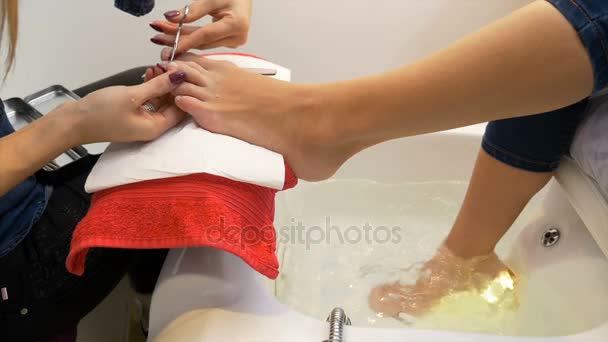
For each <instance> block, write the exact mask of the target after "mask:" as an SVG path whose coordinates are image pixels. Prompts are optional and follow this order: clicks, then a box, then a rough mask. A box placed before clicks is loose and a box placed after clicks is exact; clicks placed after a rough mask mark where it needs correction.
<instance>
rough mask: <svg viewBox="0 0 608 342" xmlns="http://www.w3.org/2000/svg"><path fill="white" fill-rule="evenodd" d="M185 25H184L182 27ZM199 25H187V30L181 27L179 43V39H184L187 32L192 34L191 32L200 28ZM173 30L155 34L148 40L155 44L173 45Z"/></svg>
mask: <svg viewBox="0 0 608 342" xmlns="http://www.w3.org/2000/svg"><path fill="white" fill-rule="evenodd" d="M185 28H186V27H185V26H184V29H185ZM200 28H201V27H199V26H189V27H188V29H187V30H184V29H182V33H181V38H180V44H181V41H182V40H183V39H184V37H187V36H188V35H189V34H192V33H193V32H195V31H196V30H198V29H200ZM175 34H176V33H175V32H173V33H170V32H166V33H163V34H157V35H155V36H154V37H152V38H150V41H151V42H152V43H154V44H156V45H167V46H173V44H174V43H175Z"/></svg>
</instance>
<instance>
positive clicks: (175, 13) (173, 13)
mask: <svg viewBox="0 0 608 342" xmlns="http://www.w3.org/2000/svg"><path fill="white" fill-rule="evenodd" d="M179 14H180V12H179V11H169V12H165V14H164V16H165V18H167V19H171V18H175V17H177V16H178V15H179Z"/></svg>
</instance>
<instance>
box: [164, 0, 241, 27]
mask: <svg viewBox="0 0 608 342" xmlns="http://www.w3.org/2000/svg"><path fill="white" fill-rule="evenodd" d="M230 1H231V0H230ZM228 3H229V0H199V1H194V2H191V3H190V9H189V11H188V16H187V17H186V20H185V21H184V22H186V23H190V22H193V21H195V20H198V19H200V18H202V17H204V16H206V15H209V14H211V13H212V12H217V11H219V10H221V9H223V8H225V7H226V6H227V5H228ZM164 15H165V18H166V19H167V20H168V21H170V22H173V23H179V22H180V21H181V20H182V18H183V17H184V9H183V8H180V9H179V10H173V11H168V12H165V13H164Z"/></svg>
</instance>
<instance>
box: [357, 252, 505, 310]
mask: <svg viewBox="0 0 608 342" xmlns="http://www.w3.org/2000/svg"><path fill="white" fill-rule="evenodd" d="M502 272H510V271H509V269H508V268H507V266H505V264H503V263H502V262H501V261H500V260H499V259H498V257H497V256H496V254H494V253H492V254H491V255H488V256H481V257H475V258H472V259H468V260H465V259H462V258H459V257H457V256H455V255H453V254H452V253H451V252H450V251H449V250H448V249H447V248H445V247H441V248H440V249H439V250H438V252H437V254H436V255H435V256H434V257H433V259H431V260H429V261H428V262H427V263H426V264H425V266H424V267H423V269H422V271H421V274H420V277H419V278H418V280H417V281H416V283H415V284H413V285H401V284H399V283H392V284H383V285H380V286H378V287H376V288H374V289H373V290H372V291H371V293H370V295H369V305H370V307H371V308H372V309H373V310H374V311H376V312H378V313H379V314H381V315H383V316H389V317H398V316H399V314H400V313H406V314H409V315H413V316H419V315H422V314H424V313H426V312H427V311H428V310H429V309H430V308H431V307H433V306H434V305H435V304H437V303H438V302H439V300H441V299H442V298H443V297H445V296H447V295H450V294H452V293H455V292H460V291H468V290H482V289H483V288H484V287H485V286H487V285H488V284H489V283H490V282H491V281H492V280H494V279H495V278H496V277H497V276H498V275H499V274H501V273H502Z"/></svg>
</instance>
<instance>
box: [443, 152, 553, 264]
mask: <svg viewBox="0 0 608 342" xmlns="http://www.w3.org/2000/svg"><path fill="white" fill-rule="evenodd" d="M552 175H553V172H530V171H526V170H522V169H518V168H515V167H512V166H510V165H507V164H505V163H503V162H501V161H498V160H496V159H494V158H493V157H492V156H490V155H489V154H488V153H487V152H485V151H484V150H479V154H478V156H477V161H476V162H475V169H474V170H473V175H472V177H471V183H470V184H469V187H468V189H467V194H466V196H465V199H464V202H463V203H462V206H461V207H460V211H459V212H458V216H457V217H456V222H455V223H454V226H453V227H452V230H451V231H450V233H449V235H448V237H447V239H446V240H445V246H446V247H447V248H448V249H449V250H450V251H451V252H452V253H454V255H456V256H458V257H461V258H465V259H468V258H473V257H476V256H480V255H488V254H491V253H492V252H493V251H494V247H495V246H496V244H497V243H498V241H499V240H500V238H502V236H503V235H504V234H505V233H506V232H507V230H508V229H509V228H510V227H511V225H512V224H513V222H515V219H517V217H518V216H519V214H520V213H521V211H522V210H523V209H524V207H525V206H526V204H528V201H529V200H530V199H531V198H532V196H534V195H535V194H536V193H537V192H538V191H540V190H541V189H542V188H543V187H544V186H545V184H547V182H548V181H549V180H550V179H551V176H552Z"/></svg>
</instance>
